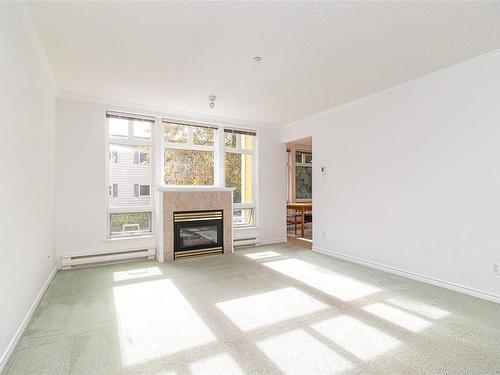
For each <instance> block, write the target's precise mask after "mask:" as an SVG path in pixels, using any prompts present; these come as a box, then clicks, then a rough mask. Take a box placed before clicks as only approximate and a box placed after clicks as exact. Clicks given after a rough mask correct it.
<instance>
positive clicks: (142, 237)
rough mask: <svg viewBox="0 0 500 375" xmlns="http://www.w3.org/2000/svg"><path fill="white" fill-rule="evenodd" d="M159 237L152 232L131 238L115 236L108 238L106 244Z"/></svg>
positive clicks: (130, 236)
mask: <svg viewBox="0 0 500 375" xmlns="http://www.w3.org/2000/svg"><path fill="white" fill-rule="evenodd" d="M157 237H158V235H156V234H152V233H151V232H148V233H147V234H144V235H140V234H135V235H133V234H131V235H129V236H113V237H109V238H106V239H105V240H104V242H116V241H124V240H142V239H145V238H157Z"/></svg>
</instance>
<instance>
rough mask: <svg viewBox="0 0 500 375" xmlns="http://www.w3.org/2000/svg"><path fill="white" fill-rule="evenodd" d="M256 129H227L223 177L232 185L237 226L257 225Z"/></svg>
mask: <svg viewBox="0 0 500 375" xmlns="http://www.w3.org/2000/svg"><path fill="white" fill-rule="evenodd" d="M255 135H256V133H255V132H251V131H242V130H234V129H224V151H225V153H224V179H225V186H226V187H233V188H235V189H234V192H233V209H234V212H233V224H234V226H252V225H255V197H254V191H255V177H254V174H255V160H254V158H255Z"/></svg>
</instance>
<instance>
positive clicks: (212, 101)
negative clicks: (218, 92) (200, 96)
mask: <svg viewBox="0 0 500 375" xmlns="http://www.w3.org/2000/svg"><path fill="white" fill-rule="evenodd" d="M216 98H217V97H216V96H215V95H210V96H209V97H208V106H209V107H210V108H215V99H216Z"/></svg>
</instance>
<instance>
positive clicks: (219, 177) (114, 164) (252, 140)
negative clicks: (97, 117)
mask: <svg viewBox="0 0 500 375" xmlns="http://www.w3.org/2000/svg"><path fill="white" fill-rule="evenodd" d="M106 117H107V127H108V129H107V130H108V142H107V147H108V152H109V162H108V172H109V173H108V184H107V185H108V187H107V188H108V189H109V194H108V199H107V202H108V205H107V215H108V217H107V222H108V227H109V228H108V235H109V236H126V235H133V234H144V233H151V232H152V217H153V216H152V214H153V201H152V200H153V198H154V194H152V192H151V186H152V185H153V186H154V182H153V181H154V180H155V178H157V179H158V180H161V181H162V185H166V186H186V187H187V186H209V187H210V186H225V187H231V188H234V194H233V218H234V219H233V223H234V226H235V227H245V226H253V225H255V224H256V209H257V204H256V176H255V171H256V169H255V164H256V159H255V158H256V133H255V131H251V130H242V129H230V128H220V131H221V132H222V131H223V133H218V131H219V127H217V126H212V125H206V124H194V123H179V122H177V121H172V120H166V119H162V120H161V128H160V129H156V131H155V132H153V130H154V128H153V126H154V124H155V122H156V118H154V117H149V116H141V115H134V114H124V113H118V112H112V111H108V112H107V113H106ZM153 133H154V134H158V136H159V139H156V138H155V139H153ZM153 140H154V141H155V142H157V143H154V144H155V145H156V144H158V147H159V150H157V151H155V152H154V153H153V148H152V147H153ZM156 155H158V156H159V157H160V159H163V160H162V161H161V160H160V161H157V160H155V159H153V157H155V156H156ZM303 161H304V162H306V161H305V159H304V160H303ZM157 162H159V163H160V165H161V166H162V168H159V166H158V164H157ZM308 162H310V160H309V159H308ZM153 165H154V166H155V168H158V169H157V171H158V172H157V173H156V174H155V176H153V173H152V170H153V169H152V167H153ZM160 171H161V173H160ZM158 180H156V181H158Z"/></svg>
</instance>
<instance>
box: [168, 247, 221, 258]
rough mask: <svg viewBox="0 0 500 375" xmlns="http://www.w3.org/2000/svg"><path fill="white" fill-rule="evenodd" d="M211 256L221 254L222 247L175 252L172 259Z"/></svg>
mask: <svg viewBox="0 0 500 375" xmlns="http://www.w3.org/2000/svg"><path fill="white" fill-rule="evenodd" d="M211 254H222V247H212V248H210V249H199V250H187V251H176V252H175V253H174V259H178V258H189V257H197V256H202V255H211Z"/></svg>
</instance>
